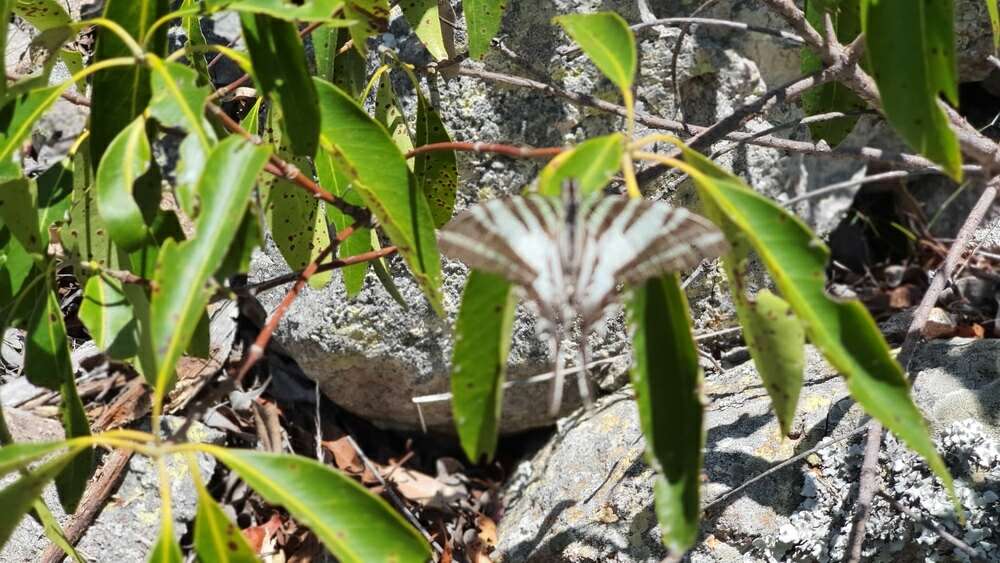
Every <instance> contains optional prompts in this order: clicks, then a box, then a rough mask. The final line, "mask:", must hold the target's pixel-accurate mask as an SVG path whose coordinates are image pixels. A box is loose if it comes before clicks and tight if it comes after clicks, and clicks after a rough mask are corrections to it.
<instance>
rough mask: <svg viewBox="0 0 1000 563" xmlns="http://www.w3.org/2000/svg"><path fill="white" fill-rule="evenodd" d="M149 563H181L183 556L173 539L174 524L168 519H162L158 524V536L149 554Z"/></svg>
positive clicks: (175, 540)
mask: <svg viewBox="0 0 1000 563" xmlns="http://www.w3.org/2000/svg"><path fill="white" fill-rule="evenodd" d="M148 561H149V563H182V562H183V561H184V554H183V553H182V552H181V546H180V544H179V543H177V539H176V538H175V537H174V522H173V520H171V519H169V518H165V519H163V521H162V522H161V524H160V535H159V537H157V538H156V543H155V544H153V550H152V551H150V553H149V559H148Z"/></svg>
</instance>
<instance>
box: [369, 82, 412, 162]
mask: <svg viewBox="0 0 1000 563" xmlns="http://www.w3.org/2000/svg"><path fill="white" fill-rule="evenodd" d="M391 74H392V73H391V72H388V71H387V72H383V73H382V75H381V77H380V78H379V81H378V87H377V88H376V89H375V121H378V122H379V123H381V124H382V126H383V127H385V128H386V130H387V131H389V136H390V137H392V142H393V143H396V148H398V149H399V152H401V153H404V154H405V153H407V152H409V151H410V150H411V149H413V138H412V137H411V136H410V128H409V125H407V123H406V115H404V114H403V110H402V108H401V107H400V105H399V101H398V100H397V99H396V92H395V90H393V87H392V77H391Z"/></svg>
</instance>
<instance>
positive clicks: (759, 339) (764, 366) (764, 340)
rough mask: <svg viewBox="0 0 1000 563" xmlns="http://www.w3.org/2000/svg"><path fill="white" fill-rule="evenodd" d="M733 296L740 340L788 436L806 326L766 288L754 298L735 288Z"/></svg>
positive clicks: (799, 385) (802, 364) (799, 386)
mask: <svg viewBox="0 0 1000 563" xmlns="http://www.w3.org/2000/svg"><path fill="white" fill-rule="evenodd" d="M730 279H732V278H730ZM734 289H735V288H734ZM734 298H735V299H734V301H737V305H736V307H737V309H736V310H737V313H738V314H739V317H740V324H741V325H743V339H744V340H745V341H746V343H747V347H748V348H749V349H750V355H751V356H752V357H753V361H754V365H756V366H757V371H758V372H759V373H760V377H761V379H762V380H763V381H764V387H765V388H766V389H767V394H768V395H770V396H771V404H772V405H773V406H774V412H775V414H777V415H778V421H779V422H780V423H781V432H782V434H784V435H785V436H788V435H789V434H791V432H792V422H794V420H795V407H796V405H798V402H799V392H800V391H801V390H802V373H803V370H805V354H804V351H805V344H806V334H805V328H803V326H802V323H801V322H799V319H798V318H797V317H796V316H795V314H794V313H793V312H792V308H791V306H789V304H788V303H787V302H786V301H785V300H784V299H782V298H780V297H778V296H777V295H775V294H773V293H771V292H770V291H768V290H766V289H765V290H763V291H761V292H759V293H758V294H757V296H756V300H754V301H751V300H749V299H747V298H746V297H745V296H744V297H742V298H740V297H736V296H735V291H734Z"/></svg>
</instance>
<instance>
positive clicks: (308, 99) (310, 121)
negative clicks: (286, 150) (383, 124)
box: [241, 14, 320, 157]
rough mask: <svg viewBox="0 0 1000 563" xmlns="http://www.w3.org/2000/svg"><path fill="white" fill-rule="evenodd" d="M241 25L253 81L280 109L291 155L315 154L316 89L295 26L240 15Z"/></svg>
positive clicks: (316, 125) (317, 126)
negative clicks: (251, 61)
mask: <svg viewBox="0 0 1000 563" xmlns="http://www.w3.org/2000/svg"><path fill="white" fill-rule="evenodd" d="M241 21H242V23H243V37H244V38H245V39H246V42H247V49H248V50H249V52H250V58H251V59H252V60H253V68H254V78H255V80H256V82H257V84H258V85H260V89H261V91H262V93H263V94H264V95H266V96H271V95H273V96H274V97H275V99H276V101H277V102H278V105H279V106H281V113H282V115H283V116H284V119H285V131H286V132H287V133H288V144H289V146H291V147H292V152H293V153H295V154H296V155H298V156H304V157H308V156H311V155H314V154H316V146H317V141H318V139H319V126H320V118H319V113H318V111H317V109H316V107H317V105H316V104H317V102H316V87H315V86H314V85H313V81H312V79H311V78H310V76H309V69H308V67H307V66H306V55H305V50H304V48H303V46H302V40H301V39H300V38H299V33H298V30H297V29H296V27H295V24H293V23H291V22H287V21H283V20H279V19H276V18H273V17H271V16H266V15H260V14H256V15H255V14H242V15H241Z"/></svg>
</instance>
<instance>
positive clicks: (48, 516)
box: [32, 498, 86, 563]
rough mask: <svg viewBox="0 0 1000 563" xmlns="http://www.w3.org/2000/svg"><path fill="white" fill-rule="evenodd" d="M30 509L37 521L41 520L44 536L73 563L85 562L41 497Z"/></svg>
mask: <svg viewBox="0 0 1000 563" xmlns="http://www.w3.org/2000/svg"><path fill="white" fill-rule="evenodd" d="M32 511H33V513H34V515H36V516H37V517H38V521H39V522H41V524H42V528H43V529H44V531H45V536H46V537H47V538H49V540H50V541H51V542H52V543H53V544H55V545H56V546H57V547H58V548H59V549H61V550H62V552H63V553H65V554H66V556H67V557H69V558H70V559H72V560H73V561H74V562H75V563H86V560H84V558H83V557H81V556H80V554H79V553H77V552H76V550H75V549H73V544H72V543H70V541H69V540H68V539H67V538H66V532H65V531H63V529H62V526H60V525H59V521H58V520H56V517H55V516H53V515H52V511H51V510H49V507H48V506H45V502H44V501H43V500H42V499H40V498H39V499H37V500H35V502H34V503H33V504H32Z"/></svg>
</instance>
